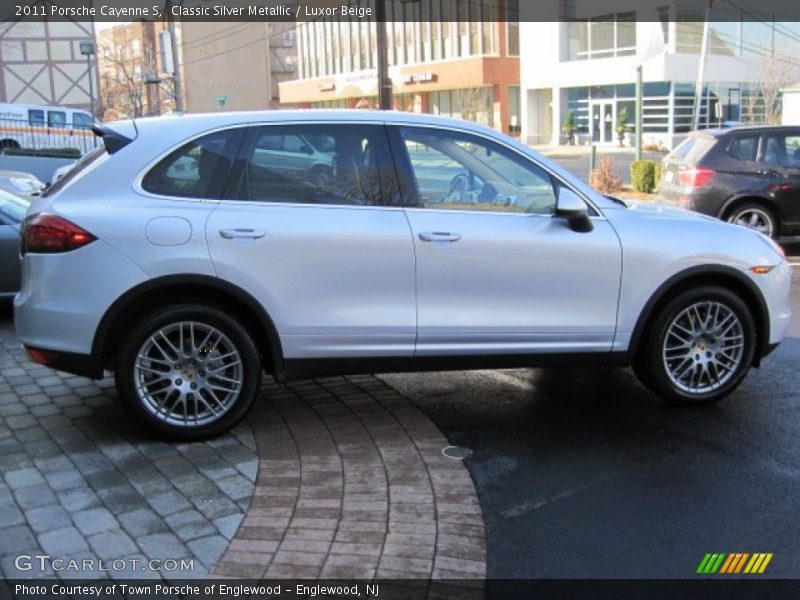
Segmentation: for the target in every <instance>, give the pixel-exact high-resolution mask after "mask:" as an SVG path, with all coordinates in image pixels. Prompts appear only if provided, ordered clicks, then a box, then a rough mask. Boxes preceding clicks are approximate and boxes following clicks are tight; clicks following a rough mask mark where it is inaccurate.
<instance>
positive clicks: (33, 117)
mask: <svg viewBox="0 0 800 600" xmlns="http://www.w3.org/2000/svg"><path fill="white" fill-rule="evenodd" d="M28 123H30V124H31V125H44V111H43V110H29V111H28Z"/></svg>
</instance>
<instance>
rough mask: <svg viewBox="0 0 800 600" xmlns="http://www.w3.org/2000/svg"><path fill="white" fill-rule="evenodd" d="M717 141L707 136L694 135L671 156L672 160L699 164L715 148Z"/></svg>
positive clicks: (684, 141) (679, 145)
mask: <svg viewBox="0 0 800 600" xmlns="http://www.w3.org/2000/svg"><path fill="white" fill-rule="evenodd" d="M715 143H716V140H715V139H714V138H710V137H707V136H699V135H694V136H690V137H688V138H686V139H685V140H683V142H681V143H680V144H678V146H677V147H676V148H675V150H673V151H672V152H671V153H670V154H669V157H670V158H679V159H681V160H684V161H686V162H689V163H697V162H699V161H700V159H701V158H703V157H704V156H705V155H706V154H707V153H708V151H709V150H711V148H712V147H713V146H714V144H715Z"/></svg>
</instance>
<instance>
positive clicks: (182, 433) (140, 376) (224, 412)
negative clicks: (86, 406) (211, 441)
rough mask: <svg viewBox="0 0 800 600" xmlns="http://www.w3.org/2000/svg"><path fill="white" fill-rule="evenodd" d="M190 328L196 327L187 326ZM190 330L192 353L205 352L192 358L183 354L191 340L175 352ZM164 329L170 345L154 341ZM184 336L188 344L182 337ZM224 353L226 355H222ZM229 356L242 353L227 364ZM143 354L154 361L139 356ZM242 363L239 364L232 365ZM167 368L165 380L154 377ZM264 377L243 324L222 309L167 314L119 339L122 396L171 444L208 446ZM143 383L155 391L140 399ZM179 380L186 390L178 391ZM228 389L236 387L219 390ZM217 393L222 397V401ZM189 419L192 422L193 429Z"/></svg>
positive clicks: (245, 406)
mask: <svg viewBox="0 0 800 600" xmlns="http://www.w3.org/2000/svg"><path fill="white" fill-rule="evenodd" d="M190 323H191V324H192V326H191V327H190V328H189V324H190ZM175 328H178V329H177V330H176V329H175ZM187 328H189V329H191V331H192V332H193V335H194V336H195V337H194V338H193V340H192V341H191V342H189V344H188V347H189V348H195V346H199V347H198V348H197V349H196V351H193V352H191V357H190V356H189V355H188V354H189V352H188V351H186V350H185V348H187V345H186V343H187V342H184V345H183V348H177V346H181V343H180V342H179V341H178V340H183V339H185V338H186V337H189V333H188V331H187ZM159 331H162V332H166V333H167V336H166V340H165V339H163V338H162V337H161V336H158V337H157V338H155V336H154V334H156V332H159ZM213 331H216V332H218V334H219V335H218V338H219V339H218V341H217V343H213V342H214V341H215V340H217V336H214V334H210V335H212V337H205V338H204V339H201V338H203V337H204V336H205V335H206V334H207V333H208V332H213ZM179 334H181V335H184V338H179V337H176V336H178V335H179ZM151 336H152V337H151ZM154 338H155V340H156V341H154ZM197 340H200V341H199V342H198V341H197ZM156 342H157V343H156ZM177 350H184V353H183V357H180V356H179V355H178V354H177V353H176V351H177ZM223 351H225V354H222V353H221V352H223ZM229 351H230V352H233V351H235V352H236V354H234V355H233V356H227V358H226V354H228V352H229ZM140 353H143V354H142V356H146V357H148V358H140V357H139V355H140ZM167 355H169V361H167V360H166V357H167ZM173 356H175V357H176V358H172V357H173ZM162 357H164V358H162ZM237 357H238V359H239V360H238V362H237V363H236V364H234V362H233V361H234V360H236V359H237ZM226 360H228V361H229V362H227V363H226V362H225V361H226ZM177 361H186V362H185V363H180V362H177ZM173 362H174V364H170V363H173ZM178 367H180V369H178ZM204 368H207V369H208V372H206V371H205V370H204ZM162 369H167V371H164V372H163V375H162V374H159V375H154V374H153V373H155V372H156V370H158V371H161V370H162ZM212 373H214V374H212ZM261 373H262V371H261V361H260V358H259V354H258V349H257V348H256V345H255V344H254V342H253V339H252V338H251V336H250V334H248V332H247V330H246V329H245V328H244V327H243V326H242V324H241V323H240V322H239V321H237V320H236V319H235V318H233V317H231V316H229V315H228V314H226V313H224V312H223V311H221V310H219V309H218V308H216V307H213V306H208V305H204V304H194V303H193V304H181V305H174V306H168V307H165V308H162V309H160V310H157V311H155V312H153V313H151V314H149V315H147V316H146V317H144V318H143V319H142V320H141V321H140V322H138V323H136V324H134V325H133V327H131V329H130V330H128V333H127V334H126V335H125V339H123V340H122V341H121V344H120V346H119V349H118V352H117V353H116V359H115V375H116V386H117V393H118V394H119V397H120V399H121V400H122V402H123V404H124V405H125V406H126V407H127V408H128V410H130V412H131V413H132V414H133V415H135V416H136V417H137V418H138V419H139V420H141V421H142V422H143V423H145V424H146V425H147V426H148V427H149V428H150V429H151V430H153V431H154V432H156V433H157V434H159V435H160V436H161V437H165V438H168V439H171V440H184V441H191V440H202V439H207V438H210V437H213V436H215V435H218V434H220V433H223V432H224V431H227V430H228V429H230V428H231V427H232V426H233V425H235V424H236V423H237V422H239V421H240V420H241V419H242V418H243V417H244V415H245V414H246V413H247V411H248V410H249V408H250V406H251V405H252V404H253V400H254V399H255V397H256V394H257V392H258V389H259V386H260V383H261ZM226 376H227V377H226ZM173 378H174V379H173ZM159 381H163V382H164V383H165V387H164V388H163V390H164V391H160V390H157V385H160V383H159ZM228 381H236V383H235V384H231V383H228ZM137 382H139V383H142V386H141V389H142V390H146V389H149V390H156V391H153V393H146V392H144V391H143V392H142V394H140V393H139V392H138V391H137ZM179 382H180V385H181V386H182V387H181V389H177V384H178V383H179ZM195 382H197V383H195ZM173 384H175V385H173ZM189 385H191V386H195V387H194V388H192V390H188V389H187V387H186V386H189ZM228 385H230V386H232V387H233V388H235V389H234V390H227V388H225V389H226V392H224V393H223V392H218V390H219V389H221V388H220V387H219V386H228ZM146 386H147V387H146ZM198 386H199V388H198ZM167 390H171V391H167ZM217 393H219V394H220V396H221V397H222V398H223V400H222V402H220V401H219V400H218V396H217ZM176 394H177V395H176ZM211 394H213V396H212V395H211ZM170 395H171V396H170ZM170 397H174V398H179V399H180V398H182V401H179V400H178V399H176V400H175V401H174V402H172V401H171V400H170ZM159 398H162V399H164V400H163V407H164V408H165V410H163V411H160V410H159V409H158V404H159ZM214 398H217V401H214V400H213V399H214ZM171 402H172V404H171V407H170V406H169V405H170V403H171ZM179 402H180V406H182V407H183V408H184V410H183V412H184V417H183V418H184V423H182V424H181V423H178V422H177V421H178V412H176V408H177V407H178V405H179ZM192 404H193V405H194V408H193V409H192V407H191V405H192ZM212 407H215V408H212ZM162 412H163V414H162ZM188 413H191V415H189V414H188ZM190 419H193V420H194V422H193V423H190V422H189V421H190Z"/></svg>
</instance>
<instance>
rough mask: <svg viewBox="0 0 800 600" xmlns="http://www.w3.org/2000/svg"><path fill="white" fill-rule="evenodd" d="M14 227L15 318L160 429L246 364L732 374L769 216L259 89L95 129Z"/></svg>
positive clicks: (778, 281)
mask: <svg viewBox="0 0 800 600" xmlns="http://www.w3.org/2000/svg"><path fill="white" fill-rule="evenodd" d="M96 133H97V134H98V135H102V136H103V138H104V142H105V143H104V148H103V149H101V150H98V151H95V153H93V154H90V155H88V156H86V157H85V158H84V159H83V160H82V161H81V162H80V163H79V164H78V165H77V166H76V167H75V168H74V169H72V170H71V171H70V172H69V174H67V175H66V176H65V177H63V178H62V179H60V180H59V181H58V182H56V183H55V184H54V185H53V186H52V187H51V188H50V189H49V190H48V191H47V192H46V194H44V196H43V197H42V198H40V199H37V200H35V201H34V202H33V204H32V205H31V207H30V209H29V211H28V214H27V216H26V219H25V221H24V225H23V234H22V237H23V243H22V253H23V256H24V259H23V283H22V289H21V291H20V292H19V294H18V295H17V297H16V299H15V321H16V328H17V333H18V335H19V338H20V339H21V341H22V343H23V344H24V345H25V347H26V348H27V351H28V353H29V355H30V356H31V357H32V359H33V360H34V361H36V362H39V363H42V364H45V365H49V366H51V367H53V368H55V369H60V370H64V371H68V372H72V373H77V374H81V375H85V376H89V377H94V378H99V377H102V376H103V374H104V371H106V370H110V371H113V372H114V374H115V376H116V384H117V390H118V393H119V396H120V398H121V399H122V401H123V402H124V403H125V404H126V405H127V406H128V407H129V409H130V410H131V411H132V412H133V413H134V414H135V415H136V416H138V417H139V418H141V419H142V420H143V421H144V422H146V423H147V424H148V425H149V426H150V427H152V428H153V429H154V430H156V431H157V432H159V433H161V434H162V435H165V436H167V437H172V438H182V439H196V438H202V437H206V436H209V435H213V434H216V433H218V432H220V431H223V430H225V429H226V428H228V427H230V426H231V425H233V424H234V423H235V422H236V421H238V420H239V419H241V418H242V416H243V415H244V414H245V413H246V411H247V410H248V408H249V407H250V405H251V404H252V403H253V401H254V400H255V398H256V396H257V394H258V390H259V383H260V379H261V376H262V372H264V371H266V372H267V373H269V374H271V375H274V376H275V377H276V378H277V379H278V380H279V381H283V380H286V379H289V378H298V377H310V376H321V375H327V374H344V373H355V372H388V371H419V370H434V369H435V370H441V369H462V368H473V367H475V368H478V367H480V368H487V367H493V366H497V367H513V366H546V365H570V364H589V363H592V364H606V365H617V366H618V365H629V364H630V365H632V366H633V367H634V369H635V371H636V373H637V374H638V376H639V377H640V378H641V380H642V381H643V382H644V383H645V384H646V385H647V387H649V388H650V389H651V390H652V391H654V392H655V393H656V394H658V395H660V396H661V397H662V398H664V399H665V400H667V401H672V402H689V403H699V402H709V401H714V400H717V399H719V398H722V397H723V396H725V395H727V394H728V393H730V392H731V391H732V390H734V389H735V388H736V387H737V386H738V385H739V384H740V383H741V381H742V379H743V378H744V377H745V376H746V374H747V372H748V369H749V368H750V367H751V366H758V365H759V362H760V361H761V360H762V359H763V358H764V357H765V356H766V355H767V354H768V353H769V352H770V351H771V350H773V349H774V348H775V346H777V344H778V343H779V342H780V341H781V339H782V338H783V336H784V333H785V331H786V328H787V326H788V323H789V301H788V300H789V286H790V278H791V268H790V266H789V265H788V263H787V262H786V260H785V259H784V257H783V254H782V251H781V249H780V248H779V247H778V246H777V245H775V244H774V243H773V242H772V241H771V240H769V239H767V238H766V237H764V236H763V235H761V234H759V233H756V232H754V231H751V230H749V229H746V228H743V227H737V226H734V225H729V224H726V223H722V222H720V221H717V220H714V219H711V218H709V217H704V216H701V215H698V214H695V213H692V212H688V211H685V210H682V209H678V208H670V207H666V206H659V205H656V204H647V203H645V204H637V203H631V202H622V201H620V200H617V199H614V198H608V197H604V196H602V195H599V194H597V193H596V192H594V191H592V190H591V189H590V188H588V187H587V186H586V185H584V184H583V183H581V182H580V181H578V180H577V179H575V178H574V177H573V176H571V175H570V174H568V173H567V172H565V171H564V170H563V169H561V168H559V167H558V166H557V165H555V164H553V163H552V162H550V161H548V160H547V159H545V158H543V157H542V156H540V155H539V154H537V153H535V152H533V151H531V150H530V149H529V148H527V147H525V146H523V145H521V144H520V143H518V142H517V141H515V140H513V139H511V138H509V137H506V136H504V135H502V134H500V133H497V132H496V131H493V130H491V129H487V128H485V127H481V126H479V125H474V124H471V123H468V122H465V121H455V120H449V119H444V118H437V117H430V116H423V115H413V114H403V113H386V112H371V111H352V112H350V111H297V112H292V111H276V112H259V113H224V114H206V115H192V116H171V117H163V118H162V117H160V118H153V119H141V120H139V119H137V120H134V121H127V122H120V123H115V124H111V125H104V126H100V128H98V129H97V130H96Z"/></svg>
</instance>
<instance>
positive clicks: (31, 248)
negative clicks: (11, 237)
mask: <svg viewBox="0 0 800 600" xmlns="http://www.w3.org/2000/svg"><path fill="white" fill-rule="evenodd" d="M96 239H97V238H96V237H94V236H93V235H92V234H91V233H89V232H88V231H86V230H84V229H81V228H80V227H78V226H77V225H75V223H70V222H69V221H67V220H66V219H62V218H61V217H58V216H56V215H51V214H48V213H39V214H36V215H31V216H29V217H27V218H26V219H25V221H24V222H23V224H22V254H25V253H26V252H51V253H54V252H69V251H70V250H75V249H76V248H80V247H81V246H85V245H86V244H89V243H91V242H93V241H95V240H96Z"/></svg>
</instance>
